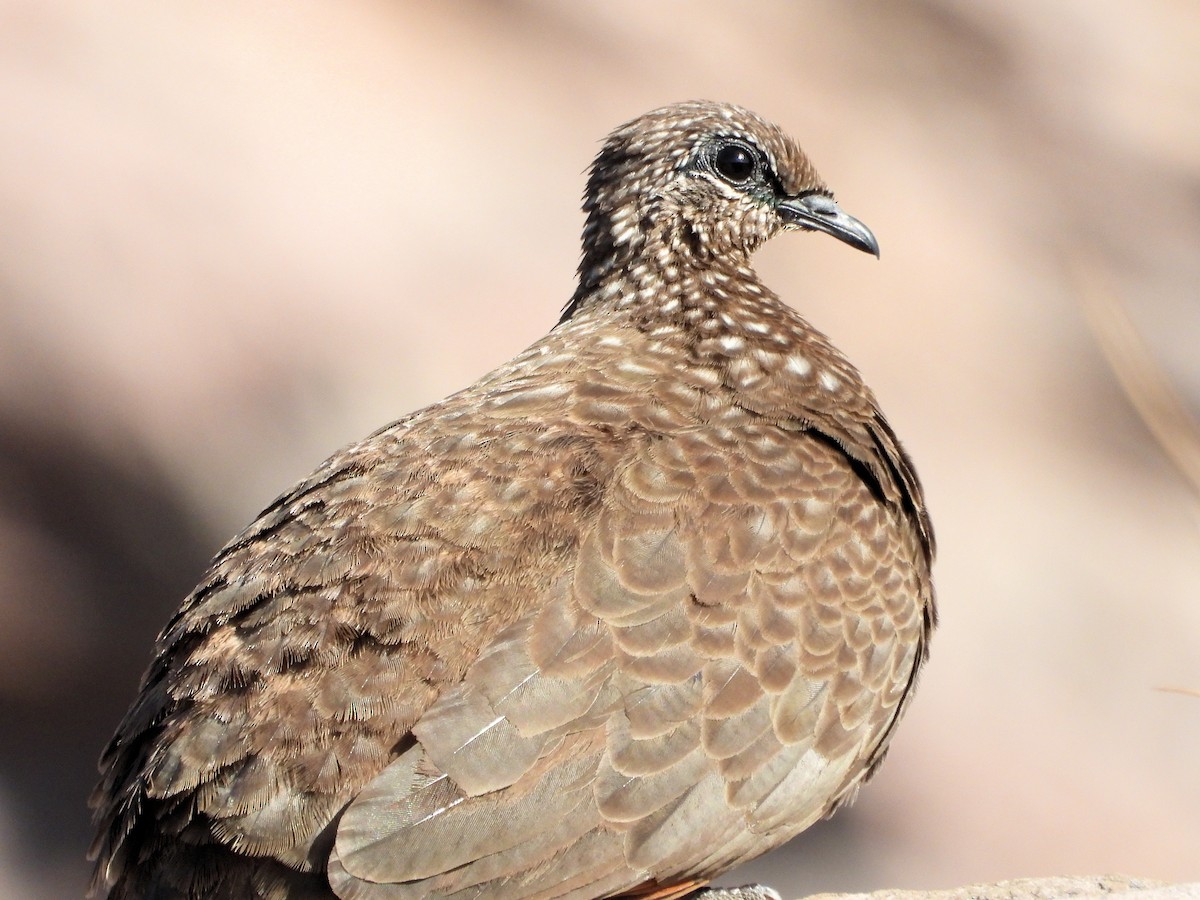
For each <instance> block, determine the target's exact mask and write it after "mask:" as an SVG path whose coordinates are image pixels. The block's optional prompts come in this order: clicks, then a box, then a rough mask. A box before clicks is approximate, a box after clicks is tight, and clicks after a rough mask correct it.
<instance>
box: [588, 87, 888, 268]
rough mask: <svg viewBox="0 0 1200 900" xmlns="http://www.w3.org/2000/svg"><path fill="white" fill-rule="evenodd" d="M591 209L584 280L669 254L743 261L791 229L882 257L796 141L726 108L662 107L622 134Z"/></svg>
mask: <svg viewBox="0 0 1200 900" xmlns="http://www.w3.org/2000/svg"><path fill="white" fill-rule="evenodd" d="M584 210H585V212H586V213H587V216H588V221H587V226H586V228H585V231H584V248H585V249H584V259H583V263H582V264H581V266H580V271H581V274H584V275H585V276H586V275H587V272H588V269H589V268H592V269H593V271H595V268H594V267H596V266H597V265H598V266H600V267H601V268H606V269H609V270H610V271H611V269H612V268H613V267H623V266H628V265H634V264H636V262H637V261H638V259H639V258H645V257H650V258H654V257H660V256H661V255H662V254H664V253H665V254H667V255H668V256H669V257H672V258H683V257H691V258H695V259H698V260H705V259H712V258H721V257H724V258H730V259H731V260H732V261H735V262H740V261H742V260H744V259H745V258H746V257H748V256H749V255H750V254H751V253H753V252H754V251H755V250H756V249H758V247H759V246H761V245H762V243H763V242H764V241H766V240H767V239H769V238H770V237H772V236H773V235H775V234H777V233H778V232H780V231H793V230H801V231H823V232H825V233H826V234H830V235H832V236H834V237H836V238H838V239H839V240H841V241H844V242H845V243H847V244H849V245H850V246H852V247H856V248H858V249H859V250H864V251H867V252H868V253H874V254H875V255H876V256H878V255H879V245H878V244H877V243H876V241H875V236H874V235H873V234H871V231H870V229H868V228H867V226H865V225H864V224H863V223H862V222H860V221H858V220H857V219H855V218H854V217H852V216H849V215H847V214H846V213H844V212H842V210H841V209H840V208H839V207H838V205H837V204H836V203H835V202H834V200H833V194H832V193H831V192H830V191H829V189H828V188H827V187H826V186H825V184H824V182H823V181H822V180H821V177H820V176H819V175H818V174H817V171H816V169H815V168H814V167H813V165H812V163H811V162H810V161H809V159H808V157H807V156H805V155H804V152H803V151H802V150H801V149H800V147H799V146H798V145H797V144H796V142H795V141H794V140H792V139H791V138H790V137H789V136H788V135H787V134H785V133H784V132H783V131H782V130H781V129H780V128H778V127H777V126H775V125H772V124H771V123H770V122H767V121H765V120H763V119H761V118H759V117H758V116H757V115H755V114H754V113H752V112H750V111H749V110H746V109H742V108H741V107H738V106H732V105H730V104H724V103H710V102H705V101H696V102H691V103H680V104H677V105H674V106H668V107H664V108H662V109H658V110H655V111H653V112H650V113H647V114H646V115H643V116H640V117H638V118H637V119H634V120H633V121H631V122H629V123H627V124H625V125H623V126H621V127H620V128H618V129H617V130H616V131H614V132H613V133H612V134H611V135H609V137H608V139H607V140H606V141H605V144H604V147H603V149H602V150H601V151H600V154H599V155H598V156H597V157H596V161H595V163H594V164H593V165H592V168H591V175H590V177H589V179H588V185H587V190H586V192H585V194H584ZM589 257H590V258H589Z"/></svg>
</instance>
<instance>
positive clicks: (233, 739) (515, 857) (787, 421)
mask: <svg viewBox="0 0 1200 900" xmlns="http://www.w3.org/2000/svg"><path fill="white" fill-rule="evenodd" d="M583 211H584V214H585V225H584V229H583V240H582V244H583V250H582V256H581V260H580V264H579V270H578V286H577V289H576V290H575V292H574V294H573V295H572V296H571V298H570V300H569V302H568V303H567V304H566V306H565V308H564V309H563V311H562V314H561V317H560V319H559V321H558V322H557V324H556V325H554V327H552V328H551V329H550V330H549V331H548V332H547V333H546V334H545V336H544V337H542V338H540V339H539V340H537V341H536V342H534V343H533V344H532V345H531V346H530V347H529V348H528V349H526V350H525V351H523V352H521V353H519V354H518V355H517V356H515V357H514V358H513V359H512V360H511V361H509V362H507V363H504V364H503V365H500V366H499V367H498V368H496V369H495V370H494V371H492V372H491V373H489V374H487V375H484V376H483V377H482V378H480V379H479V380H478V381H476V382H475V383H474V384H472V385H471V386H469V387H467V388H466V389H464V390H461V391H459V392H458V393H455V394H453V395H451V396H449V397H447V398H446V399H444V400H441V401H439V402H436V403H433V404H432V405H430V406H427V407H425V408H424V409H421V410H419V411H417V412H414V413H411V414H410V415H407V416H405V417H404V418H401V419H399V420H398V421H396V422H394V423H392V424H390V425H388V426H386V427H384V428H382V429H380V430H378V431H376V432H375V433H374V434H372V435H370V436H369V437H367V438H365V439H363V440H361V441H358V442H357V443H353V444H350V445H349V446H347V447H345V448H344V449H342V450H340V451H338V452H336V453H335V454H334V455H332V456H331V457H329V459H327V460H326V461H325V462H324V463H323V464H321V465H320V466H319V467H318V468H317V469H316V470H315V471H314V472H313V473H312V474H311V475H309V476H308V477H307V478H305V479H303V480H302V481H300V482H299V483H298V484H296V485H295V486H294V487H293V488H291V489H290V490H289V491H287V492H286V493H284V494H283V495H281V496H280V497H279V498H278V499H276V500H275V501H274V502H273V503H271V504H270V505H269V506H268V507H267V508H266V509H265V510H264V511H263V512H262V513H261V514H260V515H259V516H258V518H257V519H255V520H254V521H253V522H252V524H250V525H249V526H248V527H247V528H246V529H245V530H244V531H242V532H241V533H240V534H239V535H238V536H236V537H235V538H234V539H233V540H231V541H230V542H229V543H228V544H226V545H225V546H224V547H223V548H222V549H221V550H220V551H219V552H218V553H217V554H216V556H215V558H214V559H213V561H212V562H211V564H210V567H209V568H208V569H207V571H206V573H205V574H204V576H203V578H202V580H201V581H200V583H199V585H198V586H197V587H196V588H195V590H194V591H193V592H192V593H191V594H190V595H189V596H188V597H187V598H186V599H185V600H184V602H183V604H182V606H181V607H180V609H179V610H178V611H177V612H176V613H175V614H174V616H173V617H172V618H171V619H170V620H169V622H168V623H167V625H166V626H165V628H164V629H163V631H162V632H161V634H160V635H159V637H158V639H157V642H156V644H155V648H154V657H153V661H152V663H151V664H150V666H149V668H148V670H147V671H146V673H145V675H144V676H143V679H142V682H141V686H140V689H139V693H138V695H137V697H136V699H135V700H134V702H133V704H132V706H131V707H130V709H129V711H128V712H127V714H126V715H125V717H124V719H123V720H122V721H121V722H120V724H119V726H118V727H117V730H116V733H115V735H114V736H113V738H112V739H111V741H110V742H109V743H108V745H107V747H106V748H105V749H104V751H103V755H102V758H101V761H100V773H101V775H100V780H99V782H98V785H97V787H96V789H95V791H94V793H93V795H92V798H91V806H92V808H93V810H94V819H95V829H96V832H95V834H96V836H95V840H94V842H93V844H92V847H91V851H90V857H91V858H92V859H93V860H94V861H95V869H94V876H93V881H92V885H91V893H92V896H94V897H100V898H109V900H131V898H155V900H199V898H238V900H241V898H259V900H284V898H287V900H298V898H305V900H334V898H341V900H384V898H388V900H396V898H417V897H436V898H468V897H471V898H475V897H499V898H518V900H519V898H599V897H640V898H660V900H661V898H673V897H683V896H688V895H692V894H695V895H696V896H698V897H707V898H710V900H719V898H720V897H734V896H751V894H746V893H740V894H739V893H736V892H735V893H729V892H725V893H722V892H721V890H720V889H717V888H713V887H711V886H710V885H711V882H712V881H713V880H714V879H716V878H718V877H719V876H721V875H722V874H723V873H725V872H727V871H728V870H730V869H731V868H733V867H734V866H736V865H738V864H739V863H741V862H743V861H746V860H749V859H752V858H754V857H756V856H759V855H760V854H762V853H765V852H766V851H768V850H770V849H772V848H774V847H777V846H779V845H781V844H783V843H784V842H786V841H788V840H789V839H790V838H792V837H793V836H795V835H796V834H798V833H799V832H801V831H803V830H804V829H806V828H807V827H809V826H810V825H812V824H813V823H814V822H816V821H818V820H820V819H821V818H823V817H825V816H827V815H830V814H831V813H832V812H833V811H834V810H835V809H837V808H838V807H839V806H841V805H842V804H844V803H846V802H847V801H848V800H849V799H850V798H852V797H853V795H854V794H855V792H856V791H857V789H858V787H859V786H860V785H861V784H862V783H863V782H865V781H866V780H867V779H868V778H869V777H870V776H871V775H872V773H873V772H874V771H875V770H876V768H877V767H878V765H879V763H880V761H881V760H882V759H883V757H884V754H885V751H886V750H887V747H888V744H889V742H890V740H891V739H892V736H893V734H894V732H895V729H896V726H897V722H898V721H899V720H900V718H901V715H902V713H903V712H904V711H905V709H906V708H907V707H908V705H909V703H910V701H911V699H912V696H913V691H914V688H915V684H916V680H917V675H918V672H919V670H920V669H921V668H922V666H923V664H924V662H925V660H926V658H927V655H928V646H929V640H930V635H931V633H932V631H933V629H934V627H935V624H936V610H935V602H934V593H933V583H932V574H931V572H932V565H933V559H934V536H933V531H932V526H931V524H930V520H929V515H928V512H927V509H926V505H925V500H924V495H923V493H922V488H921V485H920V482H919V480H918V477H917V475H916V472H915V470H914V467H913V464H912V462H911V460H910V458H909V456H908V455H907V453H906V452H905V450H904V449H903V448H902V446H901V444H900V442H899V440H898V438H897V437H896V435H895V433H894V432H893V430H892V428H891V427H890V426H889V424H888V422H887V420H886V419H885V418H884V415H883V413H882V412H881V411H880V408H879V405H878V403H877V401H876V399H875V396H874V394H873V393H872V391H871V390H870V389H869V388H868V387H867V386H866V384H865V383H864V381H863V378H862V376H861V375H860V374H859V372H858V370H857V369H856V368H855V367H854V366H853V365H852V364H851V363H850V362H849V361H848V360H847V359H846V357H845V356H844V355H843V354H842V353H841V352H840V351H838V350H837V349H835V347H834V346H833V345H832V344H831V343H830V341H829V339H828V338H826V337H825V336H824V335H823V334H822V333H820V332H819V331H817V330H816V329H814V328H813V327H812V326H811V325H810V324H809V323H808V322H807V320H805V319H804V318H803V317H802V316H801V315H800V314H799V313H797V312H796V311H794V310H793V308H792V307H791V306H789V305H787V304H785V303H784V302H783V301H782V300H781V299H780V298H779V297H778V295H776V294H775V293H773V292H772V291H771V290H770V289H769V288H768V287H767V286H766V285H764V284H763V283H762V281H761V280H760V279H759V277H758V276H757V275H756V273H755V271H754V269H753V267H752V265H751V257H752V255H753V253H754V252H755V251H756V250H757V249H758V248H759V247H760V246H761V245H762V244H763V243H764V242H765V241H767V240H768V239H769V238H771V237H773V236H775V235H777V234H779V233H782V232H819V233H823V234H825V235H829V236H832V237H834V238H836V239H838V240H839V241H841V242H843V243H845V244H847V245H849V246H851V247H853V248H856V249H858V250H861V251H865V252H867V253H870V254H873V255H875V256H876V257H878V255H879V247H878V243H877V241H876V239H875V237H874V235H873V234H872V232H871V231H870V230H869V229H868V228H867V227H866V226H865V225H864V224H863V223H862V222H860V221H859V220H858V219H855V218H854V217H852V216H850V215H849V214H848V213H846V212H844V211H843V210H842V209H841V207H840V206H839V205H838V204H837V202H835V200H834V196H833V194H832V192H831V191H830V190H829V189H828V187H827V186H826V185H825V183H824V182H823V181H822V180H821V178H820V176H819V175H818V174H817V171H816V169H815V168H814V166H813V164H812V163H811V162H810V161H809V159H808V157H807V156H806V155H805V154H804V152H803V151H802V150H801V149H800V146H799V145H798V144H797V143H796V142H795V141H794V140H793V139H792V138H791V137H789V136H788V134H787V133H786V132H784V131H783V130H782V129H780V128H779V127H778V126H776V125H774V124H771V123H770V122H768V121H767V120H765V119H763V118H760V117H759V116H758V115H756V114H755V113H752V112H750V111H749V110H747V109H744V108H742V107H739V106H735V105H732V104H728V103H717V102H709V101H691V102H685V103H679V104H675V105H671V106H666V107H663V108H661V109H657V110H654V111H652V112H649V113H647V114H644V115H642V116H639V117H637V118H635V119H633V120H631V121H629V122H628V123H627V124H625V125H623V126H621V127H619V128H618V129H616V130H615V131H614V132H612V134H611V135H610V136H609V137H608V138H607V140H606V141H605V142H604V143H603V145H602V147H601V149H600V151H599V154H598V156H597V157H596V159H595V162H594V164H593V165H592V166H591V168H590V172H589V174H588V177H587V183H586V190H585V193H584V200H583ZM705 892H707V893H705ZM753 896H764V897H765V896H777V895H775V894H772V893H771V892H770V891H769V889H766V888H763V892H761V893H759V894H754V895H753Z"/></svg>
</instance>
